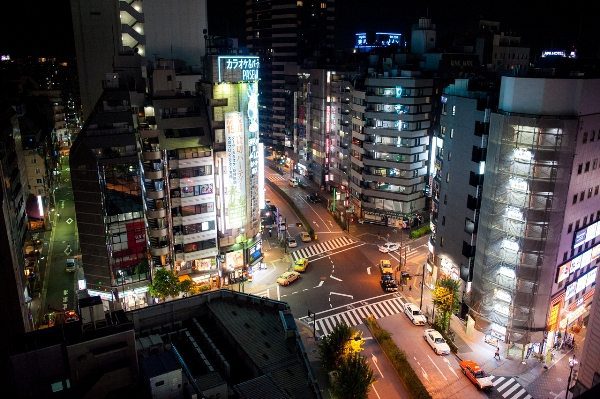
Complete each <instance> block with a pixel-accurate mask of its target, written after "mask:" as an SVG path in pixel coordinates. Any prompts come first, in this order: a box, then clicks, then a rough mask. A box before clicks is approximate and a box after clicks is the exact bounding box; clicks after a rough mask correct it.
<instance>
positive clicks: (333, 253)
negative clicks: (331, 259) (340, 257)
mask: <svg viewBox="0 0 600 399" xmlns="http://www.w3.org/2000/svg"><path fill="white" fill-rule="evenodd" d="M363 245H365V243H364V242H363V243H361V244H358V245H355V246H353V247H350V248H346V249H342V250H339V251H335V252H331V253H329V254H327V255H323V256H319V257H318V258H315V259H311V262H314V261H317V260H321V259H323V258H327V257H328V256H332V255H337V254H339V253H342V252H346V251H349V250H351V249H354V248H358V247H362V246H363Z"/></svg>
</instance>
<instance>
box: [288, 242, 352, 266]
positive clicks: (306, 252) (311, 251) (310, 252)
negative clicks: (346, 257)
mask: <svg viewBox="0 0 600 399" xmlns="http://www.w3.org/2000/svg"><path fill="white" fill-rule="evenodd" d="M355 242H357V241H356V240H354V239H352V238H349V237H338V238H335V239H333V240H329V241H325V242H321V243H319V244H314V245H311V246H308V247H304V248H301V249H298V250H296V251H294V252H292V253H291V256H292V260H293V261H294V262H295V261H296V260H298V259H300V258H310V257H311V256H317V255H320V254H322V253H324V252H327V251H333V250H334V249H338V248H341V247H345V246H346V245H350V244H354V243H355Z"/></svg>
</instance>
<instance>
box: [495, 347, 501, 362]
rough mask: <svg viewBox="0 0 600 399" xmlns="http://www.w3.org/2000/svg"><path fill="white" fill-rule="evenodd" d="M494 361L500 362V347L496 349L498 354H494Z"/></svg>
mask: <svg viewBox="0 0 600 399" xmlns="http://www.w3.org/2000/svg"><path fill="white" fill-rule="evenodd" d="M494 359H498V360H500V347H499V346H497V347H496V353H494Z"/></svg>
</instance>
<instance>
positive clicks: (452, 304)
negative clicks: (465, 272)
mask: <svg viewBox="0 0 600 399" xmlns="http://www.w3.org/2000/svg"><path fill="white" fill-rule="evenodd" d="M459 287H460V283H459V281H458V280H454V279H451V278H448V277H446V278H442V279H440V280H438V281H437V283H436V285H435V289H434V290H433V306H434V309H435V311H436V316H437V317H436V318H435V320H434V324H436V325H437V326H438V327H439V328H440V329H441V330H442V331H446V332H447V331H448V328H449V327H450V317H451V316H452V313H453V312H454V311H456V310H457V309H458V306H459V298H458V290H459Z"/></svg>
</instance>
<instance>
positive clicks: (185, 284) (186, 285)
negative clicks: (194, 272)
mask: <svg viewBox="0 0 600 399" xmlns="http://www.w3.org/2000/svg"><path fill="white" fill-rule="evenodd" d="M179 291H180V292H183V293H184V294H187V295H191V294H194V282H193V281H192V280H189V279H186V280H183V281H181V282H180V283H179Z"/></svg>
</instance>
